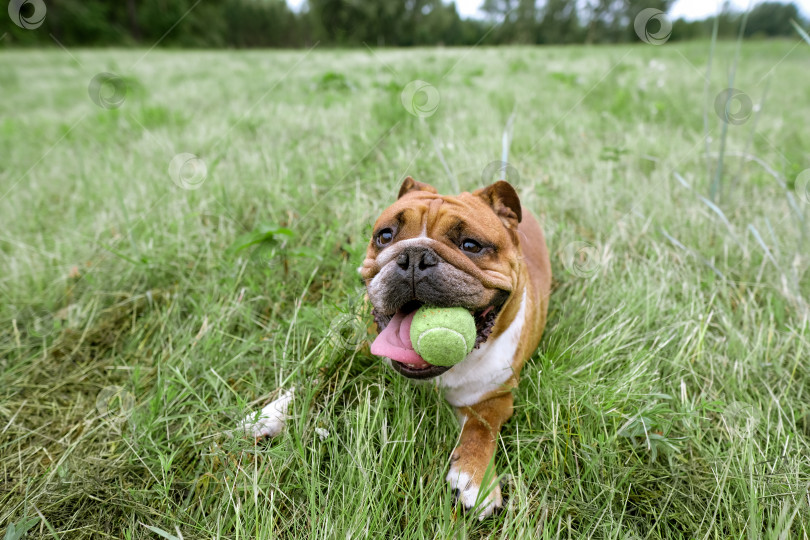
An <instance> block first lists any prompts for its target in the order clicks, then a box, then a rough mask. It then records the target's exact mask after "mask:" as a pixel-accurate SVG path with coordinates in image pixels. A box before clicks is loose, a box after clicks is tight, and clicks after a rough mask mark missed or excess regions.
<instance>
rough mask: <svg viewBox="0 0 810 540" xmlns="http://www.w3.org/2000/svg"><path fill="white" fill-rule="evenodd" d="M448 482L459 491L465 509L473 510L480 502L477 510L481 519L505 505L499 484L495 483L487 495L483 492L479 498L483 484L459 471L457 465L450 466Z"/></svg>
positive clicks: (459, 497)
mask: <svg viewBox="0 0 810 540" xmlns="http://www.w3.org/2000/svg"><path fill="white" fill-rule="evenodd" d="M447 482H448V483H449V484H450V487H451V488H452V489H453V490H456V491H457V492H458V500H459V502H461V504H463V505H464V509H465V510H471V509H472V508H473V507H475V505H476V503H478V507H477V508H476V511H477V512H478V519H479V520H483V519H484V518H485V517H488V516H491V515H492V513H493V512H494V511H495V510H496V509H498V508H500V507H501V506H503V498H502V497H501V486H499V485H498V484H495V487H494V488H493V489H490V490H489V492H488V493H486V495H484V494H481V497H482V499H481V500H479V493H480V491H481V486H480V485H478V484H475V483H474V482H473V481H472V478H471V477H470V475H469V474H467V473H465V472H462V471H459V470H458V469H456V467H455V466H452V467H450V472H449V473H447Z"/></svg>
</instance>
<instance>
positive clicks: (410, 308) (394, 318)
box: [371, 300, 503, 379]
mask: <svg viewBox="0 0 810 540" xmlns="http://www.w3.org/2000/svg"><path fill="white" fill-rule="evenodd" d="M422 305H423V302H420V301H417V300H413V301H410V302H407V303H405V305H403V306H402V307H401V308H399V309H398V310H397V311H396V313H394V314H392V315H384V314H381V313H379V312H378V311H377V310H376V309H375V310H373V311H372V314H373V315H374V320H375V321H376V323H377V329H378V331H379V335H378V336H377V339H375V340H374V343H372V344H371V354H374V355H377V356H383V357H386V358H390V359H391V364H392V366H393V367H394V369H396V370H397V371H398V372H399V373H401V374H402V375H404V376H406V377H409V378H411V379H429V378H432V377H436V376H438V375H441V374H442V373H444V372H445V371H447V370H448V369H450V367H452V366H434V365H432V364H429V363H427V362H425V360H424V359H423V358H422V357H421V356H419V354H417V352H416V351H415V350H414V349H413V346H412V345H411V336H410V334H411V322H412V321H413V317H414V315H415V314H416V310H417V309H419V308H420V307H422ZM501 307H503V303H502V302H499V303H497V304H491V305H488V306H486V307H484V308H482V309H477V310H470V313H471V314H472V316H473V318H474V319H475V330H476V337H475V346H474V348H476V349H477V348H478V347H479V346H480V345H481V344H482V343H484V342H485V341H486V340H487V338H488V337H489V334H490V333H491V332H492V328H493V326H494V325H495V319H496V318H497V317H498V313H499V312H500V310H501Z"/></svg>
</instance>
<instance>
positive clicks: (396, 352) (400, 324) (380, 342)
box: [371, 311, 430, 369]
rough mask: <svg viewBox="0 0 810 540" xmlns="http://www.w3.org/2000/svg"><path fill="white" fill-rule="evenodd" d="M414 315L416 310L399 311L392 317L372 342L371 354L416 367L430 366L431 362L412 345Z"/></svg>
mask: <svg viewBox="0 0 810 540" xmlns="http://www.w3.org/2000/svg"><path fill="white" fill-rule="evenodd" d="M414 315H416V311H412V312H410V313H408V314H407V315H405V314H404V313H402V312H397V314H396V315H394V316H393V317H392V318H391V322H389V323H388V326H386V327H385V329H384V330H383V331H382V332H380V335H379V336H377V339H375V340H374V343H372V344H371V354H375V355H377V356H385V357H387V358H390V359H391V360H394V361H396V362H400V363H403V364H408V365H409V366H411V367H413V368H415V369H424V368H426V367H430V364H428V363H427V362H425V361H424V360H423V359H422V357H421V356H419V355H418V354H416V351H415V350H413V346H412V345H411V323H412V322H413V316H414Z"/></svg>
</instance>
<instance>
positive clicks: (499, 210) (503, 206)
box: [473, 180, 523, 228]
mask: <svg viewBox="0 0 810 540" xmlns="http://www.w3.org/2000/svg"><path fill="white" fill-rule="evenodd" d="M473 195H476V196H478V197H480V198H481V199H483V200H484V202H485V203H487V204H488V205H489V206H491V207H492V210H494V211H495V215H497V216H498V217H499V218H500V219H501V221H502V222H503V224H504V225H505V226H506V227H507V228H517V226H518V223H520V220H521V219H523V214H522V212H521V210H520V198H519V197H518V194H517V192H515V188H513V187H512V185H511V184H510V183H509V182H505V181H503V180H498V181H497V182H495V183H494V184H492V185H491V186H487V187H485V188H481V189H477V190H475V191H474V192H473Z"/></svg>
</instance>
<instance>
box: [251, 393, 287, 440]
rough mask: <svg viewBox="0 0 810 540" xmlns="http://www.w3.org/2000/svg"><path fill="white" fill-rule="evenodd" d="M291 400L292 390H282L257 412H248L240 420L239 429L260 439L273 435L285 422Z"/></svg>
mask: <svg viewBox="0 0 810 540" xmlns="http://www.w3.org/2000/svg"><path fill="white" fill-rule="evenodd" d="M292 400H293V391H292V390H284V391H283V392H282V393H281V395H280V396H279V397H277V398H276V399H275V400H273V401H271V402H270V403H268V404H267V405H265V406H264V408H262V410H261V411H259V412H258V413H256V412H254V413H250V414H249V415H247V416H246V417H245V418H244V419H243V420H242V421H241V422H239V426H238V427H239V430H240V431H243V432H245V433H246V434H247V435H250V436H252V437H255V438H257V439H261V438H263V437H275V436H276V435H278V434H279V433H281V432H282V430H283V429H284V426H285V425H286V423H287V418H289V414H287V411H288V410H289V408H290V403H292Z"/></svg>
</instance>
